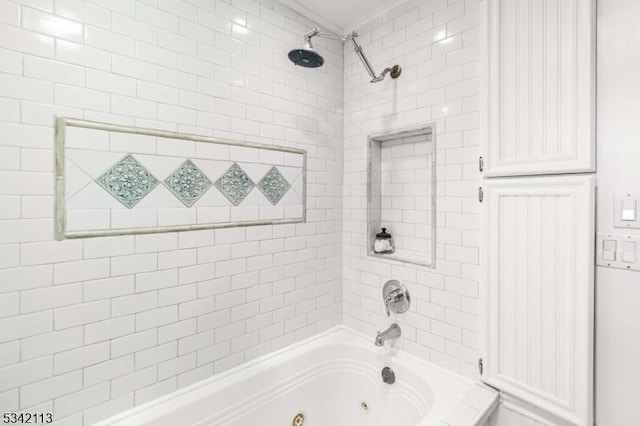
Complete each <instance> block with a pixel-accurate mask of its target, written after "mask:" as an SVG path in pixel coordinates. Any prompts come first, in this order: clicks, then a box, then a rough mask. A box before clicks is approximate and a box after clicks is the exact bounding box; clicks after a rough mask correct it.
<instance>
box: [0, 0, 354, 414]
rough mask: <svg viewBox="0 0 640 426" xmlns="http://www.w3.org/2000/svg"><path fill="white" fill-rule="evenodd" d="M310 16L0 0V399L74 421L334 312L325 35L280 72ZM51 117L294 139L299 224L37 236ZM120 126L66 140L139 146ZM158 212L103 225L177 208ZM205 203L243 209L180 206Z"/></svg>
mask: <svg viewBox="0 0 640 426" xmlns="http://www.w3.org/2000/svg"><path fill="white" fill-rule="evenodd" d="M311 26H313V23H312V22H310V21H308V20H307V19H306V18H303V17H301V16H300V15H298V14H296V13H294V12H292V11H291V10H289V9H288V8H286V7H284V6H282V5H280V4H279V3H277V2H275V1H271V0H255V1H253V0H252V1H247V0H227V1H225V0H210V1H198V0H185V1H182V0H160V1H157V0H144V1H134V0H117V1H116V0H86V1H84V0H56V1H55V2H54V1H53V0H48V1H37V2H34V1H27V0H0V412H11V411H16V410H29V411H40V412H46V411H53V412H54V415H55V418H56V420H60V421H61V422H60V424H65V425H82V424H85V425H88V424H91V423H94V422H96V421H99V420H101V419H104V418H106V417H109V416H111V415H113V414H116V413H118V412H120V411H123V410H126V409H127V408H130V407H133V406H134V405H138V404H141V403H144V402H146V401H149V400H150V399H153V398H156V397H158V396H161V395H163V394H167V393H169V392H171V391H173V390H176V389H178V388H180V387H184V386H187V385H189V384H191V383H194V382H196V381H198V380H202V379H204V378H206V377H209V376H211V375H212V374H214V373H219V372H222V371H224V370H226V369H229V368H230V367H233V366H235V365H238V364H240V363H243V362H245V361H248V360H250V359H252V358H256V357H258V356H260V355H262V354H265V353H268V352H271V351H273V350H275V349H278V348H281V347H283V346H286V345H288V344H290V343H293V342H295V341H298V340H301V339H303V338H306V337H309V336H311V335H313V334H315V333H317V332H319V331H322V330H326V329H327V328H329V327H331V326H334V325H337V324H339V323H340V322H341V313H342V292H341V272H342V269H341V262H342V258H341V250H342V246H341V233H342V229H341V220H342V164H343V162H342V152H343V150H342V138H343V135H342V132H343V122H342V105H343V98H342V96H343V89H342V86H343V49H342V46H341V44H340V43H339V42H338V41H335V40H319V41H318V43H317V44H318V46H319V48H320V49H321V50H322V51H323V54H324V55H325V57H326V59H327V64H326V65H325V67H323V68H321V69H319V70H314V71H309V70H306V69H300V68H296V67H295V66H293V64H291V63H290V62H289V60H288V59H287V57H286V54H287V52H288V50H289V49H291V48H293V47H295V46H298V45H299V44H300V43H301V40H302V39H301V35H302V34H304V33H305V32H306V31H307V28H308V27H311ZM56 115H58V116H67V117H73V118H81V119H85V120H93V121H99V122H107V123H115V124H122V125H126V126H138V127H147V128H156V129H162V130H169V131H173V132H182V133H193V134H199V135H204V136H212V137H218V138H224V139H232V140H238V141H249V142H257V143H261V144H268V145H274V144H277V145H284V146H288V147H292V148H300V149H304V150H306V151H307V152H308V172H307V186H308V198H307V209H308V210H307V223H300V224H290V225H276V226H261V227H253V228H236V229H220V230H215V231H214V230H206V231H197V232H183V233H167V234H159V235H137V236H118V237H108V238H96V239H86V240H69V241H63V242H55V241H53V229H54V228H53V189H54V179H53V147H54V137H53V136H54V135H53V122H54V121H53V120H54V116H56ZM76 130H78V129H76ZM121 136H122V137H121V138H114V139H113V140H111V141H109V140H108V139H105V140H101V139H100V138H99V137H98V138H96V137H92V138H90V139H85V140H84V142H85V143H87V144H89V146H85V147H84V149H86V148H88V147H90V148H91V149H93V150H103V151H108V150H110V149H112V150H116V151H120V152H134V153H138V154H140V155H143V154H145V153H146V151H145V150H146V149H147V148H148V145H145V143H139V144H135V145H134V144H132V143H131V140H127V138H126V135H121ZM81 141H82V139H78V143H79V144H81ZM153 142H154V143H155V141H153ZM164 142H166V143H162V144H161V143H160V142H159V141H158V144H157V149H158V150H159V151H162V152H163V153H166V154H167V155H183V154H182V153H183V151H182V150H183V149H184V148H186V147H187V145H177V144H172V143H171V141H164ZM180 142H184V141H180ZM109 143H111V145H109ZM124 147H126V148H127V149H124ZM79 148H83V147H82V146H80V147H79ZM187 148H188V147H187ZM191 148H193V149H192V150H191V151H189V152H188V156H190V157H196V158H198V157H203V158H211V157H213V158H216V159H217V158H223V159H225V161H229V162H235V161H238V162H242V161H244V162H256V163H257V162H263V163H269V164H283V167H284V168H287V167H288V168H300V167H301V166H302V164H301V163H300V160H299V159H298V158H294V156H289V155H282V154H281V153H280V155H279V153H275V152H271V151H264V152H262V151H260V152H258V150H253V152H248V151H247V150H245V149H242V148H231V149H229V147H225V146H207V147H197V146H195V145H194V146H193V147H191ZM196 151H197V152H196ZM103 154H107V155H108V154H109V153H108V152H104V153H103ZM185 155H186V154H185ZM69 172H70V173H74V171H73V170H70V171H69ZM76 172H77V171H76ZM78 176H80V175H77V176H76V177H78ZM256 183H257V182H256ZM291 183H293V182H291ZM85 184H86V183H85ZM78 185H79V186H80V187H78V188H74V189H75V190H81V189H82V186H83V185H84V184H83V181H82V180H81V179H80V180H79V181H78ZM80 211H81V212H82V209H80ZM85 213H86V212H84V213H82V214H80V215H78V216H77V217H76V218H75V219H74V220H78V222H77V223H78V224H79V226H81V227H85V228H93V227H95V226H96V225H97V224H98V225H99V224H102V223H103V222H104V217H101V216H100V215H93V216H92V215H86V214H85ZM166 213H167V215H165V216H163V214H162V212H159V213H158V214H157V215H153V216H149V215H147V216H145V215H144V214H142V215H139V216H136V217H124V216H121V217H116V216H113V217H112V218H111V219H112V221H113V222H114V223H115V224H116V225H117V224H121V225H122V226H124V225H123V224H130V223H132V222H131V221H134V222H135V221H137V222H136V223H140V224H145V223H148V222H149V221H158V222H163V223H167V224H168V223H176V222H180V221H185V220H189V221H191V220H194V218H192V217H188V218H184V217H176V216H175V215H172V214H171V213H172V212H166ZM247 214H253V212H249V213H247ZM292 214H293V213H292ZM225 215H226V216H225ZM80 217H82V218H83V219H82V220H80ZM219 217H224V218H225V220H229V219H230V220H246V215H245V216H242V215H239V216H238V217H232V216H230V214H229V212H228V211H226V212H225V211H220V210H213V209H210V210H202V211H198V216H197V217H196V218H195V220H196V221H198V222H199V221H201V220H202V221H206V220H208V219H207V218H219Z"/></svg>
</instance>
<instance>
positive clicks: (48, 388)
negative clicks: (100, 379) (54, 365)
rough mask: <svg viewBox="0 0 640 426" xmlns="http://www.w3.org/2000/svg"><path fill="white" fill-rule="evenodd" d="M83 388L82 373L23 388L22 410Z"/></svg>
mask: <svg viewBox="0 0 640 426" xmlns="http://www.w3.org/2000/svg"><path fill="white" fill-rule="evenodd" d="M81 388H82V372H81V371H72V372H70V373H67V374H60V375H55V376H53V377H51V378H49V379H46V380H42V381H40V382H37V383H33V384H30V385H26V386H23V387H22V388H21V389H20V406H21V408H24V407H30V406H32V405H35V404H38V403H40V402H44V401H48V400H51V399H53V398H56V397H58V396H62V395H66V394H68V393H71V392H74V391H77V390H78V389H81Z"/></svg>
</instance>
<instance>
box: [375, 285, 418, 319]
mask: <svg viewBox="0 0 640 426" xmlns="http://www.w3.org/2000/svg"><path fill="white" fill-rule="evenodd" d="M382 300H383V302H384V308H385V309H386V311H387V316H388V317H390V316H391V312H393V313H395V314H403V313H405V312H407V310H409V306H410V305H411V296H409V290H407V288H406V287H405V286H404V284H402V283H401V282H400V281H398V280H389V281H387V282H386V284H385V285H384V287H383V288H382Z"/></svg>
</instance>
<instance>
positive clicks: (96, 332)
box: [84, 315, 136, 345]
mask: <svg viewBox="0 0 640 426" xmlns="http://www.w3.org/2000/svg"><path fill="white" fill-rule="evenodd" d="M135 323H136V319H135V317H134V316H133V315H130V316H126V317H122V318H114V319H110V320H105V321H100V322H95V323H93V324H87V325H85V327H84V344H85V345H89V344H92V343H97V342H102V341H105V340H110V339H115V338H116V337H120V336H125V335H127V334H131V333H133V332H134V330H135Z"/></svg>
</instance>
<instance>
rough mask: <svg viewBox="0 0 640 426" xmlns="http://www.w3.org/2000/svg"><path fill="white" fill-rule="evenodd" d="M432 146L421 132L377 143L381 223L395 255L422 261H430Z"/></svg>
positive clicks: (423, 262) (431, 236)
mask: <svg viewBox="0 0 640 426" xmlns="http://www.w3.org/2000/svg"><path fill="white" fill-rule="evenodd" d="M433 146H434V144H433V142H432V141H430V140H429V139H428V137H426V136H424V135H423V136H414V137H411V138H400V139H398V140H393V141H386V142H382V143H381V147H380V171H381V183H380V195H381V197H382V198H381V212H380V213H381V220H380V223H381V225H382V226H384V227H385V228H386V229H387V232H389V233H391V235H392V237H393V242H394V247H395V255H396V256H398V257H402V259H405V260H410V261H415V262H419V263H422V264H425V262H428V263H431V262H430V261H431V246H432V242H433V235H432V234H433V223H432V222H433V221H432V220H431V216H432V212H433V198H432V197H433V196H434V194H433V166H432V165H433ZM374 231H375V232H379V231H378V230H374ZM428 263H427V264H428Z"/></svg>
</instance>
